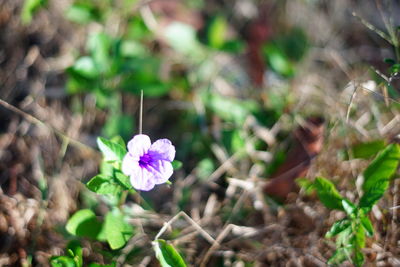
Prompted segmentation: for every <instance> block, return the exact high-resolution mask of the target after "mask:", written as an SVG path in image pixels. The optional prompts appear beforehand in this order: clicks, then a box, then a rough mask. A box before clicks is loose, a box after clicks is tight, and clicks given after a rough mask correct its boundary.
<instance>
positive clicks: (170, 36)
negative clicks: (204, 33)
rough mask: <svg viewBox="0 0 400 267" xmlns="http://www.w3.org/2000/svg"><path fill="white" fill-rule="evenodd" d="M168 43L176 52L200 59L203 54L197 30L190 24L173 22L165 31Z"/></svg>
mask: <svg viewBox="0 0 400 267" xmlns="http://www.w3.org/2000/svg"><path fill="white" fill-rule="evenodd" d="M164 36H165V38H166V41H167V43H168V44H169V45H170V46H171V47H172V48H174V49H175V50H176V51H178V52H180V53H182V54H184V55H191V56H194V57H198V56H199V55H200V54H201V48H202V47H201V46H200V43H199V42H198V41H197V37H196V30H195V29H194V28H193V27H192V26H191V25H189V24H185V23H181V22H173V23H170V24H169V25H168V27H166V28H165V30H164Z"/></svg>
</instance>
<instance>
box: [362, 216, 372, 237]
mask: <svg viewBox="0 0 400 267" xmlns="http://www.w3.org/2000/svg"><path fill="white" fill-rule="evenodd" d="M360 221H361V225H362V226H363V227H364V229H365V231H366V232H367V234H368V236H373V235H374V227H373V226H372V223H371V220H370V219H369V218H368V217H367V216H362V217H361V218H360Z"/></svg>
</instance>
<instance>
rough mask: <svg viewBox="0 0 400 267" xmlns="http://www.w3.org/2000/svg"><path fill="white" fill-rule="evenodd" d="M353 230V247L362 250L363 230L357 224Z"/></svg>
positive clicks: (363, 242)
mask: <svg viewBox="0 0 400 267" xmlns="http://www.w3.org/2000/svg"><path fill="white" fill-rule="evenodd" d="M353 228H355V229H356V232H355V235H354V245H355V247H356V248H359V249H361V248H364V247H365V230H364V227H362V226H361V225H359V224H357V225H356V227H354V225H353Z"/></svg>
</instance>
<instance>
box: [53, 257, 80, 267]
mask: <svg viewBox="0 0 400 267" xmlns="http://www.w3.org/2000/svg"><path fill="white" fill-rule="evenodd" d="M50 264H51V266H52V267H77V266H76V265H75V261H74V259H72V258H70V257H67V256H53V257H51V258H50Z"/></svg>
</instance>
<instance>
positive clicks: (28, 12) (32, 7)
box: [21, 0, 47, 24]
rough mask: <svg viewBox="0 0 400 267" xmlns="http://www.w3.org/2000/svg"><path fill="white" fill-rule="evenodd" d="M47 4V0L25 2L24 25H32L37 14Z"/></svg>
mask: <svg viewBox="0 0 400 267" xmlns="http://www.w3.org/2000/svg"><path fill="white" fill-rule="evenodd" d="M46 4H47V0H25V2H24V5H23V7H22V11H21V20H22V23H24V24H28V23H30V22H31V21H32V17H33V15H34V14H35V12H36V11H37V10H38V9H39V8H41V7H43V6H44V5H46Z"/></svg>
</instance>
